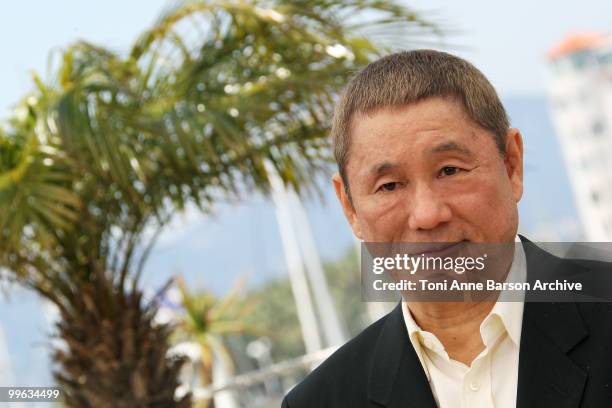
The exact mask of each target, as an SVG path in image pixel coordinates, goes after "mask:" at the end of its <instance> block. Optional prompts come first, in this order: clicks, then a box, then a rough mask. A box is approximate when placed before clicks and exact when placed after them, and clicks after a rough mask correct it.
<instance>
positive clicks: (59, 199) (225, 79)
mask: <svg viewBox="0 0 612 408" xmlns="http://www.w3.org/2000/svg"><path fill="white" fill-rule="evenodd" d="M360 15H361V16H362V17H361V18H359V19H355V18H354V16H360ZM432 31H435V29H434V28H433V27H432V25H430V24H429V23H427V22H425V21H423V20H422V19H420V18H419V17H418V16H417V15H416V14H415V13H413V12H411V11H410V10H408V9H407V8H405V7H402V6H398V5H395V4H394V3H392V2H382V1H377V0H353V1H340V2H338V1H328V0H303V1H281V0H270V1H263V0H261V1H259V0H253V1H245V0H214V1H183V2H178V3H176V4H174V5H173V6H172V7H169V8H168V9H167V10H166V11H165V13H164V14H163V15H162V16H161V17H160V19H159V21H158V22H157V23H156V24H155V25H154V26H153V27H152V28H151V29H150V30H147V31H146V32H145V33H143V34H142V35H141V36H140V37H139V38H138V39H137V41H136V42H135V43H134V45H133V47H132V48H131V50H130V51H129V53H127V54H125V55H124V54H119V53H115V52H111V51H109V50H107V49H105V48H102V47H99V46H96V45H94V44H90V43H87V42H79V43H76V44H74V45H71V46H69V47H68V48H66V49H65V50H64V51H63V52H62V54H61V55H60V57H61V58H60V59H59V60H58V61H57V63H56V64H55V65H54V66H53V72H54V73H55V74H54V76H53V77H52V78H49V79H48V80H47V81H42V80H41V79H39V78H35V84H36V86H35V89H34V90H33V91H32V92H31V93H30V95H28V96H27V97H25V98H24V99H23V100H22V101H21V102H20V103H19V105H18V106H17V108H16V110H15V113H14V115H12V116H11V117H10V118H9V120H8V121H7V123H6V125H5V126H4V127H3V128H1V130H0V148H1V150H0V160H1V161H0V208H1V209H2V210H1V211H0V272H3V273H2V276H9V277H10V279H14V280H16V281H18V282H20V283H22V284H24V285H26V286H27V287H30V288H32V289H34V290H35V291H37V292H38V293H39V294H40V295H42V296H43V297H45V298H46V299H48V300H50V301H51V302H52V303H53V304H55V305H56V306H57V307H58V309H59V313H60V321H59V323H58V325H57V336H58V337H59V338H60V339H62V340H63V341H64V342H65V347H62V348H58V349H56V350H55V351H54V356H55V360H56V361H57V362H58V363H59V369H58V371H57V372H56V378H57V380H58V381H59V383H60V385H62V386H63V390H64V393H65V399H66V403H67V404H68V406H79V407H91V406H95V407H107V406H108V407H141V406H151V407H156V406H159V407H171V406H188V405H189V403H190V401H189V396H186V397H185V398H183V399H181V400H175V398H174V391H175V389H176V387H177V384H178V382H177V373H178V371H179V370H180V366H181V364H182V361H181V360H176V359H171V358H167V357H166V353H167V349H168V336H169V333H170V329H169V328H168V327H167V326H164V325H156V324H155V323H154V321H153V319H152V317H153V316H154V314H155V312H156V309H157V302H156V301H155V299H156V298H154V299H153V300H146V299H144V298H143V294H142V290H141V289H140V288H139V276H140V274H141V272H142V270H143V267H144V265H145V262H146V260H147V258H148V255H149V253H150V251H151V250H152V248H153V247H154V244H155V242H156V238H157V236H158V235H159V233H160V231H162V230H163V228H164V226H165V225H166V224H167V223H168V221H169V220H170V219H171V217H172V215H173V214H175V213H176V212H179V211H181V210H183V209H184V208H185V205H186V203H188V202H192V203H195V204H196V205H197V206H198V207H199V208H200V209H201V210H202V211H204V212H208V211H211V209H212V206H213V204H214V203H215V202H216V201H217V200H219V199H227V198H236V197H240V196H242V195H244V194H245V193H248V192H250V191H254V190H258V191H263V192H267V191H268V189H269V175H268V172H267V170H266V168H267V163H269V164H271V166H272V168H273V169H274V171H275V172H276V173H278V174H279V175H280V177H281V178H282V180H283V182H284V183H285V184H287V185H290V186H292V187H293V188H295V189H296V190H297V191H298V192H300V193H304V192H305V191H308V188H309V187H310V186H312V183H311V180H312V176H313V174H315V173H317V172H319V171H324V170H325V169H326V166H327V163H328V161H329V160H328V159H329V154H328V151H329V149H328V147H329V146H328V142H327V140H326V138H325V136H326V134H327V124H328V121H329V118H330V115H331V112H332V107H333V104H334V96H335V95H336V93H337V91H338V89H339V88H340V87H341V86H342V85H343V83H344V82H345V80H346V77H347V75H348V74H349V73H350V72H352V71H354V70H356V69H357V68H358V67H360V66H362V65H364V64H366V63H367V62H369V61H370V60H372V59H373V58H374V57H376V56H377V55H378V54H379V53H380V52H384V51H385V50H386V48H381V47H380V46H379V41H378V40H381V41H384V42H385V43H386V44H388V45H389V46H397V45H401V46H403V47H405V45H406V43H407V41H409V40H410V38H413V37H414V38H417V39H418V38H422V36H424V35H428V34H429V33H431V32H432Z"/></svg>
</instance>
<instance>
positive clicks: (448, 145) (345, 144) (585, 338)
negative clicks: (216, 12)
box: [283, 50, 612, 408]
mask: <svg viewBox="0 0 612 408" xmlns="http://www.w3.org/2000/svg"><path fill="white" fill-rule="evenodd" d="M332 136H333V140H334V149H335V157H336V160H337V162H338V168H339V174H336V175H334V177H333V184H334V188H335V190H336V194H337V196H338V199H339V200H340V203H341V205H342V208H343V210H344V213H345V215H346V218H347V220H348V222H349V223H350V226H351V228H352V230H353V232H354V234H355V235H356V236H357V237H358V238H359V239H361V240H362V241H365V242H417V243H422V242H436V243H457V242H462V241H467V242H472V243H508V244H509V245H510V244H512V243H513V242H515V241H518V242H520V240H519V238H518V236H517V228H518V210H517V204H518V202H519V200H520V199H521V195H522V192H523V143H522V138H521V134H520V132H519V130H517V129H514V128H510V127H509V123H508V119H507V116H506V113H505V110H504V108H503V106H502V104H501V102H500V100H499V98H498V96H497V94H496V92H495V90H494V88H493V87H492V85H491V84H490V83H489V82H488V80H487V79H486V78H485V77H484V76H483V75H482V73H481V72H480V71H478V70H477V69H476V68H475V67H473V66H472V65H471V64H470V63H468V62H467V61H464V60H462V59H460V58H458V57H455V56H452V55H449V54H447V53H443V52H437V51H432V50H417V51H410V52H402V53H398V54H394V55H390V56H387V57H385V58H382V59H380V60H378V61H376V62H374V63H372V64H370V65H369V66H367V67H366V68H365V69H364V70H363V71H361V72H360V73H358V74H357V75H356V76H355V77H354V78H353V79H352V80H351V82H350V83H349V84H348V86H347V88H346V90H345V92H344V94H343V96H342V98H341V100H340V102H339V105H338V106H337V109H336V113H335V117H334V123H333V128H332ZM522 239H523V241H524V242H525V243H527V242H528V241H527V240H526V239H524V238H522ZM518 246H519V247H520V245H518ZM560 264H561V263H560V260H559V259H558V258H555V257H553V256H552V255H550V254H548V253H546V252H544V251H542V250H539V249H537V248H535V247H531V249H529V250H527V249H525V250H524V251H523V250H522V249H521V250H517V251H516V252H515V256H514V258H511V259H509V264H508V271H509V272H508V273H511V274H512V273H518V274H519V275H520V274H521V273H523V274H525V273H526V274H527V275H528V274H529V273H530V271H536V270H551V271H552V270H553V269H555V268H552V267H551V265H560ZM572 265H573V264H572ZM573 268H580V271H582V270H586V269H589V270H598V271H602V270H605V269H606V270H610V268H609V266H608V265H607V264H603V263H597V262H586V263H584V264H583V265H582V266H567V267H566V268H565V269H570V270H572V271H573V270H574V269H573ZM555 270H556V269H555ZM513 271H514V272H513ZM404 298H405V299H406V297H404ZM436 406H438V407H441V408H451V407H452V408H455V407H464V408H475V407H501V408H509V407H534V408H544V407H551V408H553V407H554V408H558V407H568V408H569V407H601V408H604V407H612V307H611V306H610V303H574V302H562V303H545V302H540V303H531V302H525V303H523V302H495V301H482V302H464V303H460V302H454V303H451V302H410V301H408V302H402V303H400V304H399V305H398V306H397V307H396V308H395V309H394V310H393V311H392V312H390V313H389V314H388V315H386V316H385V317H383V318H382V319H380V320H379V321H377V322H375V323H374V324H372V325H371V326H369V327H368V328H366V329H365V330H364V331H363V332H362V333H361V334H359V335H358V336H357V337H356V338H354V339H353V340H351V341H350V342H348V343H347V344H345V345H344V346H343V347H341V348H340V349H339V350H338V351H336V352H335V353H334V354H333V355H332V356H331V357H330V358H328V359H327V360H326V361H325V362H324V363H322V364H321V365H320V366H319V367H318V368H317V369H316V370H314V371H313V372H312V373H311V374H310V375H309V376H308V377H307V378H306V379H305V380H304V381H303V382H302V383H300V384H299V385H297V386H296V387H295V388H294V389H293V390H292V391H291V392H290V393H289V394H288V395H287V396H286V398H285V399H284V401H283V407H285V408H306V407H308V408H323V407H329V408H331V407H347V408H359V407H398V408H399V407H402V408H409V407H415V408H417V407H418V408H424V407H436Z"/></svg>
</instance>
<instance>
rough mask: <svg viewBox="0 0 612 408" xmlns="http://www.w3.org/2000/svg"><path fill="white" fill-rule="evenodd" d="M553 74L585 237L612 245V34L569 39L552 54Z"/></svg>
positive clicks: (558, 122)
mask: <svg viewBox="0 0 612 408" xmlns="http://www.w3.org/2000/svg"><path fill="white" fill-rule="evenodd" d="M547 76H548V78H547V79H548V86H549V95H550V99H551V111H552V117H553V121H554V124H555V128H556V131H557V137H558V138H559V142H560V145H561V148H562V150H563V155H564V157H565V162H566V165H567V169H568V173H569V177H570V181H571V184H572V187H573V190H574V194H575V198H576V203H577V206H578V212H579V214H580V218H581V221H582V224H583V227H584V231H585V238H586V240H587V241H612V36H606V35H602V34H592V33H588V34H575V35H571V36H568V37H567V38H566V39H565V40H563V41H562V42H561V43H559V44H557V45H556V46H555V47H553V48H552V49H551V50H550V52H549V53H548V63H547Z"/></svg>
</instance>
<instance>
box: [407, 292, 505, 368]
mask: <svg viewBox="0 0 612 408" xmlns="http://www.w3.org/2000/svg"><path fill="white" fill-rule="evenodd" d="M494 305H495V302H493V301H485V302H431V303H430V302H411V303H408V308H409V310H410V313H411V314H412V317H413V319H414V321H415V322H416V323H417V324H418V325H419V327H420V328H421V329H422V330H425V331H428V332H430V333H433V334H434V335H435V336H436V337H437V338H438V339H439V340H440V342H441V343H442V344H443V345H444V348H445V349H446V352H447V353H448V355H449V357H450V358H452V359H453V360H456V361H460V362H462V363H464V364H466V365H468V366H469V365H470V364H471V363H472V361H474V359H475V358H476V357H477V356H478V355H479V354H480V353H481V352H482V350H484V348H485V345H484V343H483V342H482V338H481V336H480V324H481V323H482V321H483V320H484V319H485V317H486V316H487V315H488V314H489V312H490V311H491V309H492V308H493V306H494Z"/></svg>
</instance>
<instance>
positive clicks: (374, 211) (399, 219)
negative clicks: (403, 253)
mask: <svg viewBox="0 0 612 408" xmlns="http://www.w3.org/2000/svg"><path fill="white" fill-rule="evenodd" d="M403 202H405V201H404V199H403V198H402V197H394V198H391V197H382V196H381V197H370V198H368V199H367V200H363V202H362V203H361V204H360V205H359V207H357V208H356V211H357V221H358V222H359V224H360V226H361V230H362V233H363V238H364V240H365V241H371V242H373V241H392V240H393V239H395V238H398V237H401V236H402V234H403V231H404V227H405V225H406V220H407V217H408V211H407V206H405V205H402V203H403Z"/></svg>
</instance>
